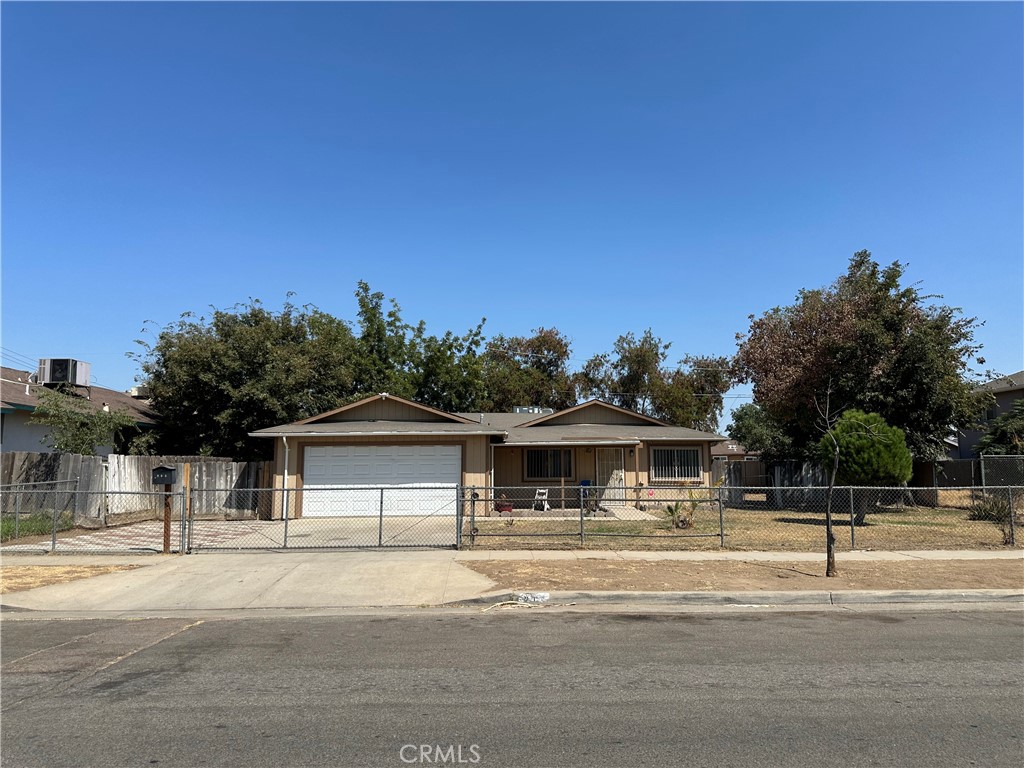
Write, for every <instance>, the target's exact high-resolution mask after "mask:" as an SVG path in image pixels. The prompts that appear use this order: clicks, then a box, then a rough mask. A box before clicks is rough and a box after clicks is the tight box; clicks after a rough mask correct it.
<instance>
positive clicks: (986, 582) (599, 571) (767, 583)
mask: <svg viewBox="0 0 1024 768" xmlns="http://www.w3.org/2000/svg"><path fill="white" fill-rule="evenodd" d="M462 565H465V566H466V567H468V568H472V569H473V570H474V571H476V572H478V573H481V574H483V575H484V576H487V577H488V578H490V579H493V580H494V581H496V582H497V583H498V585H499V587H500V588H503V589H513V590H554V591H561V590H569V591H572V590H579V591H589V590H608V591H640V592H705V591H708V592H711V591H725V592H733V591H736V592H745V591H749V592H753V591H773V592H774V591H783V590H786V591H788V590H844V589H883V590H891V589H1024V561H1022V560H936V561H921V562H907V561H898V562H892V561H885V562H860V561H857V562H846V563H842V562H841V563H840V564H839V576H838V577H836V578H831V579H829V578H825V562H824V558H822V562H821V563H799V562H798V563H783V562H728V561H710V562H707V561H705V562H687V561H672V562H665V561H661V562H648V561H625V562H623V561H608V560H565V561H557V560H556V561H528V560H525V561H524V560H511V561H509V560H504V561H502V560H481V561H467V562H464V563H462Z"/></svg>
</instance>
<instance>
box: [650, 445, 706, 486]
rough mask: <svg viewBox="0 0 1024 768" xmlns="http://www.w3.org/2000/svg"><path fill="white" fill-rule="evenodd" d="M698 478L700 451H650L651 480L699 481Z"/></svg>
mask: <svg viewBox="0 0 1024 768" xmlns="http://www.w3.org/2000/svg"><path fill="white" fill-rule="evenodd" d="M700 477H701V468H700V449H698V448H653V449H652V450H651V480H700Z"/></svg>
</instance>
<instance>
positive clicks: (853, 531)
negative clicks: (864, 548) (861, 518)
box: [850, 485, 857, 549]
mask: <svg viewBox="0 0 1024 768" xmlns="http://www.w3.org/2000/svg"><path fill="white" fill-rule="evenodd" d="M856 548H857V517H856V515H854V514H853V486H852V485H851V486H850V549H856Z"/></svg>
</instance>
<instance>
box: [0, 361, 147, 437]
mask: <svg viewBox="0 0 1024 768" xmlns="http://www.w3.org/2000/svg"><path fill="white" fill-rule="evenodd" d="M28 377H29V372H28V371H22V370H19V369H17V368H0V402H2V404H3V407H4V408H12V407H16V408H19V409H28V410H35V407H36V406H37V405H39V398H38V397H37V395H36V393H37V392H38V391H39V390H40V389H42V386H41V385H39V384H31V383H29V380H28ZM72 389H73V390H74V391H75V393H76V394H78V395H79V396H80V397H82V398H83V400H85V401H86V402H87V403H89V405H91V406H92V407H93V408H95V409H96V410H97V411H98V410H100V409H101V408H103V405H104V404H106V405H108V406H110V410H112V411H128V413H129V414H131V416H132V418H134V419H135V421H137V422H138V423H140V424H155V423H156V422H157V421H159V416H158V415H157V413H156V411H154V410H153V409H152V408H151V407H150V406H149V405H148V404H147V403H145V402H143V401H141V400H136V399H135V398H134V397H132V396H131V395H129V394H128V393H126V392H118V391H117V390H116V389H107V388H106V387H73V388H72Z"/></svg>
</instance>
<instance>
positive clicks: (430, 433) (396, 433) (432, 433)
mask: <svg viewBox="0 0 1024 768" xmlns="http://www.w3.org/2000/svg"><path fill="white" fill-rule="evenodd" d="M504 434H505V432H500V431H495V430H486V431H484V430H473V431H470V430H461V431H452V430H448V431H440V430H416V431H415V432H407V431H401V430H393V431H386V432H382V431H379V430H378V431H373V432H266V431H260V432H250V433H249V437H334V438H344V437H460V436H466V435H474V436H479V437H490V436H492V435H499V436H500V435H504Z"/></svg>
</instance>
